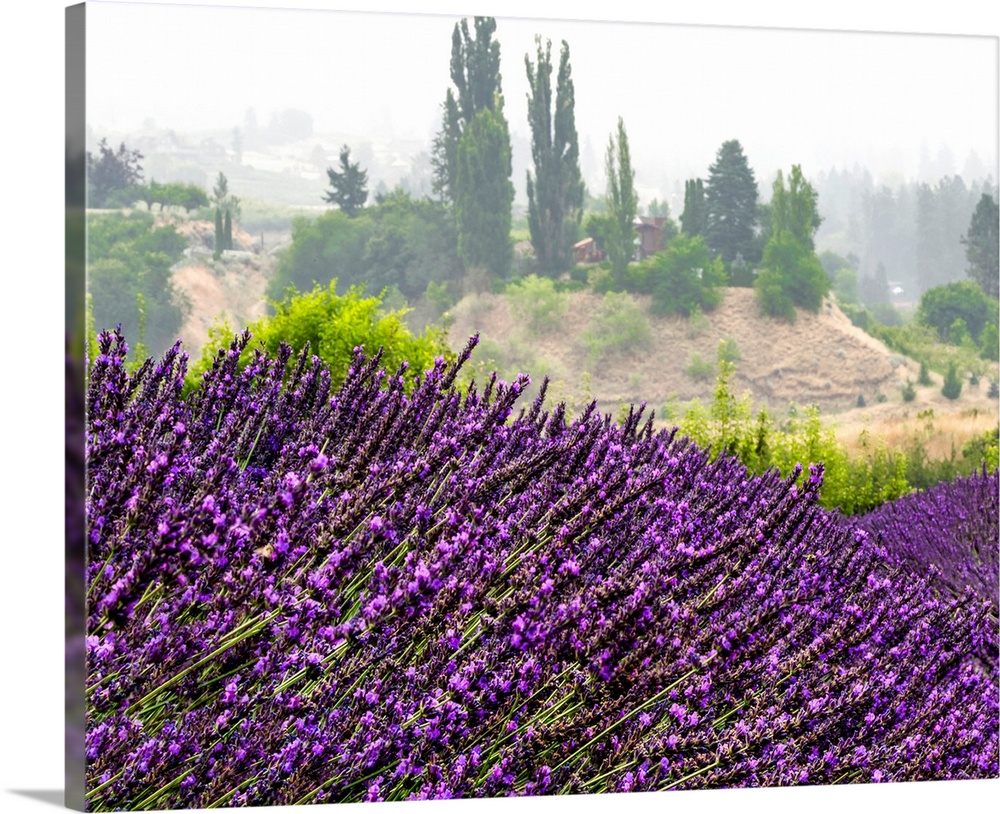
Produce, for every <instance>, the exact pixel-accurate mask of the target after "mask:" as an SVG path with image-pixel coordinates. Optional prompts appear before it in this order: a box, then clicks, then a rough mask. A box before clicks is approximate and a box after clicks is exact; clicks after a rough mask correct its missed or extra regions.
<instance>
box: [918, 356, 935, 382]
mask: <svg viewBox="0 0 1000 814" xmlns="http://www.w3.org/2000/svg"><path fill="white" fill-rule="evenodd" d="M917 384H922V385H924V386H925V387H927V386H929V385H930V384H932V382H931V373H930V371H929V370H928V369H927V363H926V362H921V363H920V373H919V375H918V376H917Z"/></svg>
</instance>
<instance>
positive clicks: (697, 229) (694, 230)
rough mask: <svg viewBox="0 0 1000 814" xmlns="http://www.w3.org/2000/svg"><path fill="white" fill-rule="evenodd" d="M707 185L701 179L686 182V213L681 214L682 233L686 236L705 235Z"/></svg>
mask: <svg viewBox="0 0 1000 814" xmlns="http://www.w3.org/2000/svg"><path fill="white" fill-rule="evenodd" d="M705 215H706V209H705V185H704V183H702V180H701V179H700V178H691V179H690V180H688V181H685V182H684V211H683V212H681V231H682V232H683V233H684V234H686V235H691V236H692V237H694V236H695V235H701V234H704V233H705Z"/></svg>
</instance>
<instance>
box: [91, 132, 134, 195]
mask: <svg viewBox="0 0 1000 814" xmlns="http://www.w3.org/2000/svg"><path fill="white" fill-rule="evenodd" d="M97 147H98V156H97V157H95V156H94V154H93V153H91V152H90V151H89V150H88V151H87V181H88V183H89V196H88V199H87V205H88V206H91V207H97V208H99V207H103V206H108V205H111V204H113V203H114V201H113V200H111V198H112V196H113V195H114V193H116V192H122V191H124V190H127V189H128V188H129V187H134V186H137V185H139V184H141V183H142V165H141V164H140V163H139V162H140V161H141V160H142V158H143V155H142V153H140V152H139V151H138V150H130V149H128V148H127V147H126V146H125V143H124V142H122V144H121V145H120V146H119V147H118V150H117V152H116V151H115V150H113V149H111V147H109V146H108V140H107V139H106V138H103V139H101V141H100V143H99V144H98V145H97Z"/></svg>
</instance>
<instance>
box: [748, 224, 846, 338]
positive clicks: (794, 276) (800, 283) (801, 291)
mask: <svg viewBox="0 0 1000 814" xmlns="http://www.w3.org/2000/svg"><path fill="white" fill-rule="evenodd" d="M761 268H762V270H761V272H760V274H758V275H757V279H756V280H755V281H754V289H755V290H756V292H757V299H758V302H759V303H760V306H761V309H762V310H763V311H764V313H765V314H767V315H768V316H772V317H777V318H779V319H784V320H788V321H794V307H796V306H797V307H799V308H803V309H805V310H807V311H812V312H813V313H816V312H818V311H819V309H820V306H821V305H822V304H823V297H825V296H826V295H827V293H828V292H829V290H830V278H829V277H827V274H826V272H825V271H823V267H822V266H821V265H820V262H819V260H818V259H817V258H816V255H815V253H814V252H813V251H812V249H811V248H810V247H809V246H808V245H806V244H805V243H803V242H802V241H801V240H799V239H798V238H796V237H795V235H793V234H792V233H791V232H788V231H782V232H779V233H777V234H775V235H772V237H771V239H770V240H768V242H767V245H766V246H765V247H764V256H763V258H762V260H761Z"/></svg>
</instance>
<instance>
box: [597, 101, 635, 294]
mask: <svg viewBox="0 0 1000 814" xmlns="http://www.w3.org/2000/svg"><path fill="white" fill-rule="evenodd" d="M604 170H605V173H606V174H607V193H606V194H605V200H606V202H607V207H608V215H609V220H608V224H607V231H606V235H605V250H606V251H607V254H608V260H610V261H611V271H612V273H613V274H614V276H615V283H616V285H617V287H618V288H619V289H621V288H622V287H623V285H624V278H625V270H626V269H627V268H628V264H629V261H630V260H631V259H632V253H633V250H634V242H635V229H634V228H633V226H632V224H633V223H634V221H635V218H636V215H637V214H638V211H639V196H638V194H637V193H636V191H635V170H633V169H632V156H631V153H630V151H629V146H628V134H627V133H626V132H625V122H624V121H622V118H621V116H619V117H618V130H617V139H616V138H615V135H614V134H613V135H611V136H610V137H609V138H608V149H607V152H606V153H605V157H604Z"/></svg>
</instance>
